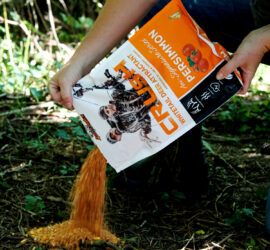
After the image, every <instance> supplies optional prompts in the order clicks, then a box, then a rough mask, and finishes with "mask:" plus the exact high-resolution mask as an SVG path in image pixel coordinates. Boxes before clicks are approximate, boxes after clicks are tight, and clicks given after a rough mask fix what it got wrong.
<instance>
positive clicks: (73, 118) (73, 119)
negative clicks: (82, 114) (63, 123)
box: [69, 116, 80, 123]
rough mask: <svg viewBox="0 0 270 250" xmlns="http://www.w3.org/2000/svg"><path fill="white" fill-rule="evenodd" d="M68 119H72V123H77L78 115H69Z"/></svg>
mask: <svg viewBox="0 0 270 250" xmlns="http://www.w3.org/2000/svg"><path fill="white" fill-rule="evenodd" d="M69 120H71V121H73V122H74V123H79V122H80V120H79V118H78V117H73V116H71V117H69Z"/></svg>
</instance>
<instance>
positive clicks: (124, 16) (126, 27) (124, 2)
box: [70, 0, 157, 73]
mask: <svg viewBox="0 0 270 250" xmlns="http://www.w3.org/2000/svg"><path fill="white" fill-rule="evenodd" d="M155 2H157V0H136V1H134V0H108V1H107V2H106V3H105V5H104V7H103V9H102V11H101V13H100V15H99V17H98V18H97V20H96V22H95V24H94V26H93V28H92V29H91V30H90V31H89V33H88V34H87V35H86V37H85V38H84V40H83V41H82V43H81V45H80V46H79V47H78V49H77V50H76V52H75V54H74V55H73V56H72V58H71V60H70V62H72V63H77V64H80V65H81V67H82V68H83V71H87V70H90V69H91V68H92V67H94V66H95V65H96V63H98V62H99V61H100V60H101V59H102V58H103V57H105V56H106V54H107V53H108V52H110V50H111V49H112V48H113V47H114V46H115V45H116V44H117V43H118V42H120V41H121V39H122V38H123V37H124V36H125V35H127V33H128V32H129V31H130V30H131V29H132V28H133V27H134V26H136V25H137V23H138V22H139V21H140V20H141V19H142V18H143V16H144V15H145V14H146V13H147V12H148V11H149V9H150V8H151V7H152V6H153V5H154V4H155ZM84 73H88V72H84Z"/></svg>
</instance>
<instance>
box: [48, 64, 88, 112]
mask: <svg viewBox="0 0 270 250" xmlns="http://www.w3.org/2000/svg"><path fill="white" fill-rule="evenodd" d="M82 76H83V72H82V67H80V66H79V65H78V64H76V63H71V62H68V63H67V64H65V65H64V66H63V68H61V69H60V70H59V71H58V72H57V73H56V74H55V75H54V76H53V78H52V79H51V80H50V81H49V83H48V89H49V92H50V94H51V96H52V98H53V100H54V101H56V102H58V103H61V104H62V105H63V106H64V107H65V108H67V109H70V110H71V109H73V105H72V85H73V84H74V83H76V82H77V81H78V80H79V79H80V78H82Z"/></svg>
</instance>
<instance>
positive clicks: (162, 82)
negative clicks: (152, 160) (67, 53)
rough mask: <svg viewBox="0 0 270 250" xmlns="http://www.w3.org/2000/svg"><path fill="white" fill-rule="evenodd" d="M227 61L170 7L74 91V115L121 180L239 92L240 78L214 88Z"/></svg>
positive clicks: (178, 8) (178, 7)
mask: <svg viewBox="0 0 270 250" xmlns="http://www.w3.org/2000/svg"><path fill="white" fill-rule="evenodd" d="M227 55H228V54H227V52H226V50H225V49H224V48H223V47H222V46H221V45H220V44H218V43H212V42H211V41H210V40H209V39H208V37H207V35H206V34H205V33H204V31H203V30H202V29H201V28H200V27H199V26H198V25H197V24H196V23H195V22H194V20H192V18H191V17H190V16H189V14H188V13H187V12H186V10H185V8H184V6H183V5H182V3H181V1H180V0H172V1H171V2H170V3H169V4H168V5H167V6H165V7H164V8H163V9H162V10H161V11H160V12H159V13H158V14H157V15H156V16H155V17H154V18H152V19H151V20H150V21H149V22H148V23H147V24H146V25H144V26H143V27H142V28H141V29H140V30H139V31H138V32H137V33H136V34H135V35H133V36H132V37H131V38H130V39H129V40H128V41H127V42H125V43H124V44H123V45H122V46H121V47H120V48H119V49H118V50H117V51H115V52H114V53H113V54H112V55H111V56H110V57H108V58H107V59H105V60H103V61H102V62H101V63H100V64H99V65H98V66H97V67H96V68H95V69H93V70H92V71H91V73H90V74H88V75H86V76H85V77H83V78H82V79H81V80H79V81H78V82H77V83H76V84H75V85H74V86H73V98H74V107H75V109H76V110H77V112H78V113H79V115H80V117H81V120H82V122H83V124H84V126H85V128H86V130H87V132H88V134H89V135H90V136H91V138H92V140H93V142H94V143H95V144H96V145H97V146H98V147H99V149H100V150H101V152H102V153H103V155H104V156H105V158H106V159H107V161H108V162H109V163H110V165H111V166H112V167H113V168H115V170H116V171H117V172H119V171H121V170H123V169H125V168H127V167H128V166H130V165H132V164H134V163H136V162H137V161H139V160H141V159H143V158H145V157H148V156H150V155H152V154H154V153H156V152H158V151H160V150H161V149H163V148H164V147H166V146H167V145H168V144H170V143H171V142H173V141H174V140H176V139H177V138H179V137H180V136H181V135H183V134H184V133H186V132H187V131H188V130H190V129H191V128H192V127H194V126H195V125H196V124H198V123H199V122H201V121H202V120H204V119H205V118H206V117H207V116H209V115H210V114H211V113H212V112H214V111H215V110H216V109H217V108H218V107H219V106H220V105H222V104H223V103H224V102H226V101H227V100H228V99H229V98H230V97H231V96H233V95H234V94H235V93H236V92H237V91H238V90H239V89H240V88H241V87H242V83H241V79H240V75H239V74H238V73H237V72H234V73H233V74H231V75H229V76H228V77H227V78H226V79H224V80H221V81H218V80H216V73H217V72H218V70H219V69H220V68H221V67H222V66H223V65H224V64H225V61H224V58H226V57H227Z"/></svg>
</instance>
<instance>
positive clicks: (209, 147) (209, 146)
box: [202, 140, 216, 155]
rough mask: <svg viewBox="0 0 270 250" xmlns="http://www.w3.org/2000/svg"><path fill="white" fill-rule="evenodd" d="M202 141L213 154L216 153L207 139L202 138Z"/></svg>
mask: <svg viewBox="0 0 270 250" xmlns="http://www.w3.org/2000/svg"><path fill="white" fill-rule="evenodd" d="M202 142H203V146H204V147H206V148H207V149H208V150H209V151H210V152H211V153H212V154H213V155H215V154H216V153H215V151H214V150H213V149H212V147H211V145H210V144H209V143H208V142H207V141H205V140H203V141H202Z"/></svg>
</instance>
